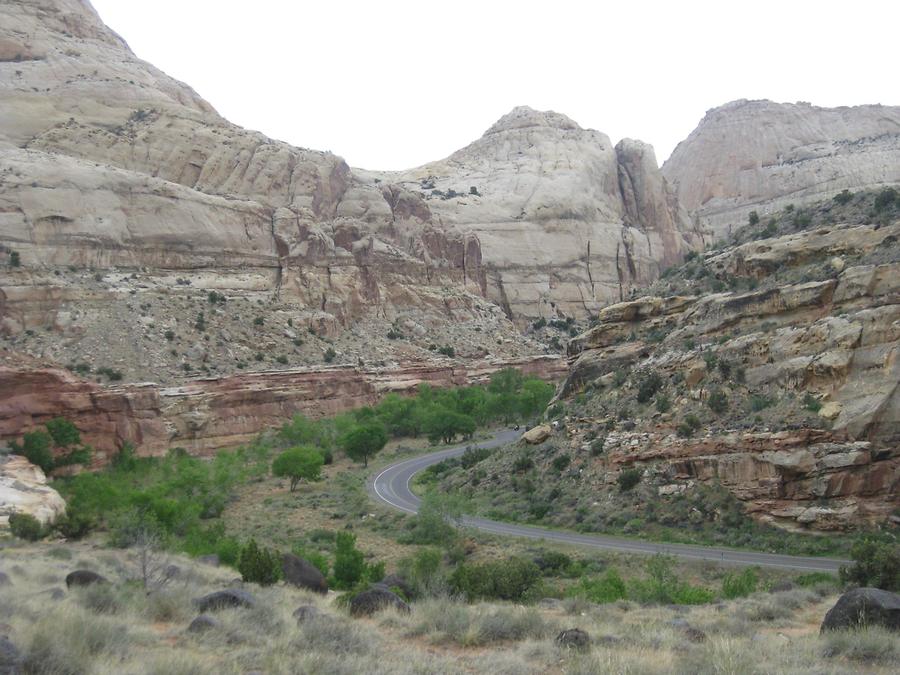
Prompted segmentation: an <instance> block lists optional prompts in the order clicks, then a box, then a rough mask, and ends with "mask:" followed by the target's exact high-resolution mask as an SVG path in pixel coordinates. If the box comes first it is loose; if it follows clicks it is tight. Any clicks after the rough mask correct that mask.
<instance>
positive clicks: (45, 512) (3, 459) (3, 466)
mask: <svg viewBox="0 0 900 675" xmlns="http://www.w3.org/2000/svg"><path fill="white" fill-rule="evenodd" d="M65 512H66V502H65V500H63V498H62V497H61V496H60V495H59V493H58V492H57V491H56V490H54V489H53V488H52V487H50V486H49V485H47V477H46V476H45V475H44V472H43V471H41V470H40V468H38V467H36V466H35V465H34V464H32V463H31V462H29V461H28V460H27V459H25V458H24V457H20V456H18V455H0V528H5V527H7V526H8V525H9V517H10V516H11V515H12V514H13V513H27V514H28V515H30V516H34V517H35V518H37V519H38V520H39V521H41V522H42V523H45V524H46V523H51V522H53V521H54V520H56V519H57V518H58V517H59V516H62V515H63V514H65Z"/></svg>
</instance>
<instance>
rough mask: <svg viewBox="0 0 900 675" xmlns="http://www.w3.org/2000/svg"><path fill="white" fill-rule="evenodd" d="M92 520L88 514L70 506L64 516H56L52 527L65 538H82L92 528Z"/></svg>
mask: <svg viewBox="0 0 900 675" xmlns="http://www.w3.org/2000/svg"><path fill="white" fill-rule="evenodd" d="M94 524H95V523H94V520H93V518H91V517H90V515H88V514H86V513H81V512H79V511H75V510H74V509H73V508H72V507H69V508H68V509H67V512H66V514H65V515H64V516H62V517H60V518H57V519H56V521H55V522H54V523H53V528H54V529H55V530H56V531H57V532H59V533H60V534H61V535H62V536H64V537H65V538H66V539H73V540H75V539H82V538H84V537H85V536H87V534H88V533H89V532H90V531H91V530H92V529H94Z"/></svg>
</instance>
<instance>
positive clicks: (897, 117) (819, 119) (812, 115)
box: [662, 100, 900, 239]
mask: <svg viewBox="0 0 900 675" xmlns="http://www.w3.org/2000/svg"><path fill="white" fill-rule="evenodd" d="M662 174H663V175H664V176H665V177H666V178H667V179H668V180H669V181H670V182H671V183H672V185H673V186H674V187H675V189H676V191H677V194H678V198H679V200H680V202H681V204H682V205H683V206H684V207H685V208H686V209H688V210H689V211H690V212H691V213H692V214H695V215H696V217H697V219H698V220H699V222H700V223H701V224H702V225H703V226H704V227H706V228H708V229H709V230H711V232H712V237H713V238H714V239H720V238H723V237H724V236H725V235H727V234H728V233H729V231H731V230H734V229H736V228H737V227H740V226H741V225H743V224H745V223H746V222H747V216H748V213H749V212H750V211H753V210H755V211H757V212H758V213H759V214H760V215H764V214H768V213H769V212H770V211H777V210H779V209H781V208H783V207H784V206H786V205H787V204H791V203H793V204H797V205H802V204H806V203H809V202H813V201H816V200H818V199H821V198H822V197H830V196H831V195H832V194H834V193H836V192H840V191H841V190H844V189H849V190H858V189H865V188H875V187H879V186H884V185H896V184H900V107H889V106H881V105H864V106H855V107H841V108H820V107H817V106H813V105H809V104H808V103H793V104H792V103H774V102H772V101H766V100H762V101H747V100H740V101H733V102H731V103H727V104H725V105H723V106H720V107H718V108H714V109H713V110H710V111H709V112H707V113H706V116H705V117H704V118H703V120H701V122H700V124H699V125H698V126H697V128H696V129H695V130H694V131H693V132H692V133H691V134H690V136H688V138H687V139H686V140H684V141H682V142H681V143H680V144H679V145H678V147H677V148H675V150H674V152H673V153H672V156H671V157H670V158H669V159H668V160H667V161H666V163H665V165H664V166H663V168H662Z"/></svg>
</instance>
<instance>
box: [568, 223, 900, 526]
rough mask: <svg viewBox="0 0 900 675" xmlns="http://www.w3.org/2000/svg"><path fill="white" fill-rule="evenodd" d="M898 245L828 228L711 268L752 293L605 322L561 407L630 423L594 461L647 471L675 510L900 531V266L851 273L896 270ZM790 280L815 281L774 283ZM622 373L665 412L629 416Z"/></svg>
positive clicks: (633, 304) (729, 255)
mask: <svg viewBox="0 0 900 675" xmlns="http://www.w3.org/2000/svg"><path fill="white" fill-rule="evenodd" d="M898 235H900V222H893V223H892V224H890V225H887V226H883V227H882V226H880V225H869V226H849V225H836V226H831V227H827V228H824V227H816V228H813V229H810V230H807V231H804V232H799V233H795V234H791V235H788V236H784V237H779V238H772V239H763V240H759V241H755V242H751V243H748V244H744V245H741V246H734V247H729V248H726V249H724V250H721V251H717V252H713V253H709V254H707V255H706V257H705V259H704V260H702V264H701V263H695V267H696V270H700V269H702V270H704V272H708V273H709V274H711V275H715V276H716V277H719V278H720V280H723V279H724V280H736V279H742V280H743V281H745V282H747V283H752V284H754V285H755V284H757V283H758V284H759V287H758V288H757V289H756V290H749V291H743V292H736V291H734V292H732V291H725V292H720V293H710V294H707V295H704V296H686V295H673V296H669V297H662V296H648V297H641V298H638V299H635V300H633V301H629V302H625V303H619V304H615V305H611V306H609V307H607V308H605V309H603V310H602V311H601V312H600V315H599V319H598V321H597V322H596V325H595V326H594V327H593V328H591V329H590V330H589V331H587V332H586V333H584V334H582V335H580V336H578V337H577V338H575V339H574V340H572V341H571V342H570V343H569V355H570V359H571V371H570V374H569V376H568V378H567V380H566V381H565V383H564V384H563V386H562V389H561V395H562V396H563V397H564V398H567V397H570V396H572V395H573V394H575V393H577V392H581V391H583V390H585V389H587V390H590V391H593V392H595V393H594V396H596V397H598V399H600V400H603V401H604V402H605V403H604V406H605V407H607V408H608V409H610V410H612V409H615V408H616V407H618V409H619V410H626V411H628V412H626V413H624V414H628V415H637V417H638V418H639V419H637V420H636V421H632V422H630V423H629V424H628V425H626V426H625V427H622V426H619V427H617V429H616V431H615V432H612V433H609V434H608V435H607V436H606V439H605V443H604V446H603V448H604V459H603V461H604V462H605V463H606V464H605V465H606V466H607V468H608V469H609V470H612V471H616V470H618V469H620V468H622V467H629V466H638V467H642V468H646V469H649V470H650V471H651V472H652V473H654V475H658V476H660V481H662V483H664V484H663V485H662V486H661V488H660V489H661V490H664V491H668V492H667V493H668V494H671V493H673V492H678V491H679V490H684V489H685V487H686V486H688V485H690V484H693V483H696V482H700V483H703V482H709V481H715V482H718V483H720V484H721V485H723V486H724V487H726V488H727V489H728V490H729V491H731V492H732V493H733V494H734V495H735V496H736V497H737V498H738V499H740V500H741V501H742V502H744V504H745V506H746V509H747V511H748V512H750V513H752V514H754V515H755V516H757V517H759V518H761V519H763V520H767V521H772V522H775V523H777V524H780V525H783V526H787V527H796V528H813V529H820V530H832V529H843V528H847V527H850V526H852V525H855V524H859V523H869V524H875V523H883V522H885V521H887V520H889V519H891V518H892V517H893V518H895V517H896V513H895V511H896V509H897V507H898V505H900V493H898V491H900V281H898V280H900V263H898V262H884V263H882V264H852V261H854V260H858V261H859V262H866V261H868V260H879V259H882V260H896V250H897V249H896V245H897V244H896V242H897V241H898ZM690 269H691V272H696V270H695V269H694V268H690ZM797 276H799V277H801V279H802V278H804V277H810V276H816V277H818V278H812V279H809V280H807V281H802V280H801V281H796V282H793V283H786V282H784V281H782V279H785V280H789V279H792V278H796V277H797ZM742 283H743V282H742ZM623 373H629V374H632V377H633V386H635V387H640V386H641V385H642V384H643V386H645V387H648V386H650V385H647V384H646V382H649V381H650V380H649V379H648V378H651V377H653V376H659V377H661V380H660V386H661V387H662V389H661V391H663V392H665V393H664V394H663V395H664V396H666V397H667V400H668V401H671V403H670V404H667V405H671V408H672V411H671V412H669V411H668V408H666V407H661V409H662V410H663V412H662V413H661V412H659V411H656V410H654V409H653V408H652V407H650V409H649V410H644V411H643V412H638V411H637V410H635V408H634V407H632V406H634V405H635V404H634V402H633V401H632V400H630V398H629V397H630V395H631V394H625V393H623V394H621V396H620V394H619V391H618V390H621V389H622V384H623V382H624V381H625V378H622V377H621V375H619V374H623ZM617 378H618V379H617ZM668 383H671V384H668ZM617 385H618V386H617ZM606 392H609V393H606ZM651 393H652V392H651ZM713 396H718V397H720V401H721V402H722V404H721V405H719V406H714V405H713V404H712V403H711V401H710V399H711V397H713ZM649 400H651V401H652V399H649ZM646 405H649V403H648V404H646ZM713 407H716V411H715V412H712V408H713ZM638 409H640V406H638ZM688 415H694V416H699V417H698V419H697V422H696V425H695V429H692V428H690V424H689V422H690V420H689V419H688ZM582 423H583V424H584V423H586V422H582ZM629 426H630V427H631V428H630V429H629V428H628V427H629ZM576 428H578V427H577V426H576ZM581 428H582V429H583V428H584V427H581ZM576 437H577V432H576Z"/></svg>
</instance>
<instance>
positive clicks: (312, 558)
mask: <svg viewBox="0 0 900 675" xmlns="http://www.w3.org/2000/svg"><path fill="white" fill-rule="evenodd" d="M292 553H293V554H294V555H296V556H299V557H301V558H303V559H304V560H306V561H307V562H309V563H310V564H311V565H312V566H313V567H315V568H316V569H317V570H319V571H320V572H321V573H322V575H323V576H325V577H327V576H328V558H326V557H325V556H324V555H323V554H322V553H320V552H319V551H314V550H312V549H309V548H306V547H304V546H302V545H300V544H296V545H294V548H293V549H292Z"/></svg>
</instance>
